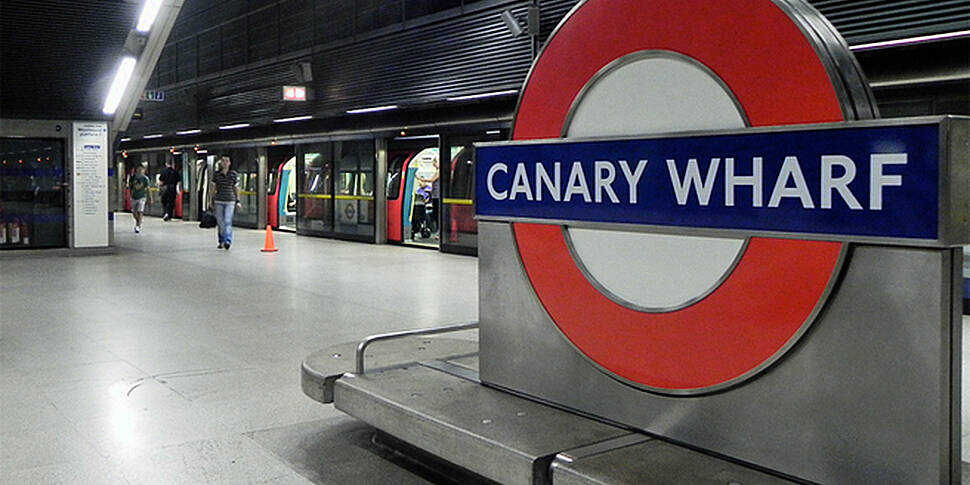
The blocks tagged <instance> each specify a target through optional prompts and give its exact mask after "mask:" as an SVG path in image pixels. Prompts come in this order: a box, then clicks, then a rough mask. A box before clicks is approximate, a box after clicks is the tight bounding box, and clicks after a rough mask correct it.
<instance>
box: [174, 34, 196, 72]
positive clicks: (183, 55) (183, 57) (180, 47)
mask: <svg viewBox="0 0 970 485" xmlns="http://www.w3.org/2000/svg"><path fill="white" fill-rule="evenodd" d="M197 39H198V38H197V37H192V38H189V39H186V40H183V41H181V42H179V43H178V44H176V50H175V52H176V58H177V63H178V72H177V77H178V80H179V81H185V80H188V79H195V78H196V77H197V76H198V72H197V70H196V68H197V66H198V60H199V56H198V50H197V49H196V42H197Z"/></svg>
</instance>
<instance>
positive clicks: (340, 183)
mask: <svg viewBox="0 0 970 485" xmlns="http://www.w3.org/2000/svg"><path fill="white" fill-rule="evenodd" d="M333 149H334V159H335V160H336V169H337V192H336V196H335V201H334V203H335V205H336V207H335V212H336V215H335V217H334V220H335V221H336V224H335V225H334V230H335V231H336V232H338V233H341V234H348V235H357V236H373V235H374V165H375V159H374V141H373V140H352V141H338V142H334V143H333Z"/></svg>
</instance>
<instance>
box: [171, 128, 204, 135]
mask: <svg viewBox="0 0 970 485" xmlns="http://www.w3.org/2000/svg"><path fill="white" fill-rule="evenodd" d="M199 133H202V130H200V129H194V130H183V131H176V132H175V134H176V135H198V134H199Z"/></svg>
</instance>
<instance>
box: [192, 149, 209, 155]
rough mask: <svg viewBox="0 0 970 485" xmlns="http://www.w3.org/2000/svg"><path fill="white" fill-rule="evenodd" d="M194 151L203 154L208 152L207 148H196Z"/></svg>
mask: <svg viewBox="0 0 970 485" xmlns="http://www.w3.org/2000/svg"><path fill="white" fill-rule="evenodd" d="M195 153H199V154H203V155H204V154H206V153H209V150H196V151H195Z"/></svg>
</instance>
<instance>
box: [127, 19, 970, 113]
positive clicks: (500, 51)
mask: <svg viewBox="0 0 970 485" xmlns="http://www.w3.org/2000/svg"><path fill="white" fill-rule="evenodd" d="M810 2H811V3H812V4H813V5H815V6H816V7H817V8H819V9H820V10H821V11H822V12H823V13H824V14H826V15H827V16H828V18H829V19H830V20H831V21H832V22H833V24H834V25H835V26H836V28H837V29H839V31H840V32H841V33H842V34H843V35H844V36H845V37H846V38H847V40H848V41H849V43H850V44H859V43H864V42H871V41H876V40H886V39H893V38H899V37H905V36H910V35H917V34H925V33H939V32H945V31H952V30H962V29H970V2H968V1H967V0H810ZM529 3H530V2H528V1H527V0H517V1H515V0H513V1H501V0H479V1H472V0H388V1H380V0H327V1H314V0H193V1H192V2H187V8H183V12H182V15H181V17H180V19H179V22H178V29H177V35H175V37H173V39H171V42H170V44H169V46H168V47H167V48H166V49H165V51H164V52H163V55H162V58H161V59H160V60H159V63H158V66H157V68H156V72H155V74H154V81H153V83H154V84H153V85H154V86H156V87H159V88H162V89H182V88H191V89H193V90H196V89H197V95H193V99H195V97H197V98H198V103H199V104H198V105H197V106H194V107H193V108H192V110H191V112H192V117H190V118H188V119H192V120H196V119H197V122H198V123H200V124H202V125H204V126H202V127H203V128H207V127H208V128H211V127H212V126H215V125H218V124H224V123H232V122H239V121H249V122H252V123H269V122H270V121H271V120H272V118H274V117H283V116H293V115H304V114H314V115H316V116H318V117H331V116H334V115H340V114H343V112H344V111H346V110H347V109H353V108H360V107H368V106H376V105H382V104H390V103H393V104H400V105H405V106H409V105H410V106H414V105H420V104H426V103H439V102H441V103H446V101H445V100H446V99H447V98H450V97H456V96H462V95H468V94H479V93H484V92H492V91H499V90H512V89H518V88H519V87H520V86H521V83H522V81H523V80H524V78H525V75H526V73H527V72H528V69H529V67H530V65H531V46H530V39H529V37H528V36H520V37H518V38H513V37H512V36H511V35H510V34H509V32H508V31H507V29H506V28H505V26H504V24H503V22H502V20H501V17H500V14H501V12H502V11H504V10H505V9H510V10H511V11H512V12H513V14H514V15H515V16H516V17H517V18H520V19H525V17H526V9H527V6H528V5H529ZM576 4H577V0H541V1H540V2H539V5H540V32H539V42H540V45H541V43H543V42H545V41H546V40H547V38H548V36H549V35H550V34H551V32H552V31H553V29H554V28H555V27H556V26H557V25H558V23H559V22H560V21H561V20H562V18H563V17H564V16H565V15H566V14H567V13H568V12H569V11H570V10H571V9H572V8H573V7H574V6H575V5H576ZM193 41H194V44H193ZM193 45H194V46H195V49H194V60H193V58H192V56H193V49H192V46H193ZM274 59H278V60H276V61H274ZM301 61H308V62H311V64H312V70H313V77H314V80H313V82H312V83H310V87H311V88H312V89H311V93H312V94H311V97H312V99H311V100H310V101H307V102H304V103H284V102H283V101H282V100H281V99H280V98H281V96H280V88H281V86H282V85H284V84H295V83H296V82H297V79H296V76H295V75H294V74H293V71H292V69H291V67H292V66H293V65H294V64H296V63H297V62H301ZM267 62H270V63H271V65H268V66H267V65H266V64H267ZM191 64H194V65H195V66H196V67H195V73H194V76H196V77H195V78H194V79H193V78H192V76H193V71H192V69H193V68H192V67H191V66H190V65H191ZM193 92H196V91H193ZM143 104H145V103H143ZM159 104H163V105H167V104H169V103H159ZM189 104H190V105H191V103H189ZM165 110H166V108H165V107H164V106H152V107H151V108H150V110H146V118H148V117H149V116H148V114H149V111H151V117H150V118H151V119H154V120H156V122H157V123H158V125H153V126H152V130H151V131H153V132H154V131H166V130H170V129H176V128H183V126H182V125H184V122H185V120H186V118H185V117H184V116H185V115H186V111H185V107H184V106H178V107H173V108H171V111H172V112H174V113H178V115H169V114H168V113H167V112H165ZM198 113H204V116H202V117H201V118H200V119H199V115H198ZM172 124H178V125H179V126H177V127H176V126H173V125H172ZM141 126H142V127H145V126H147V124H141ZM133 129H134V128H133Z"/></svg>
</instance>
